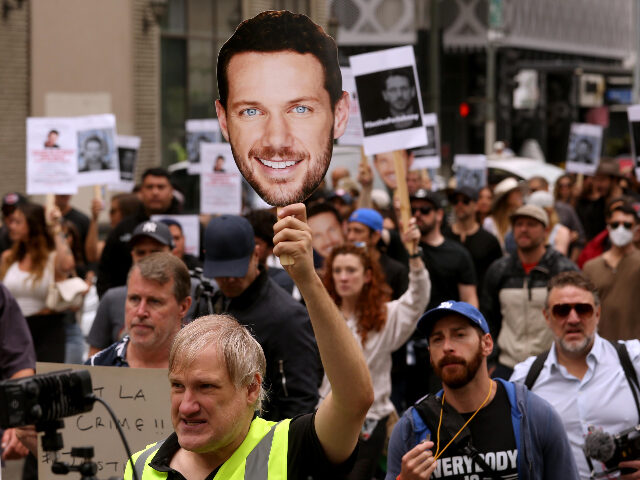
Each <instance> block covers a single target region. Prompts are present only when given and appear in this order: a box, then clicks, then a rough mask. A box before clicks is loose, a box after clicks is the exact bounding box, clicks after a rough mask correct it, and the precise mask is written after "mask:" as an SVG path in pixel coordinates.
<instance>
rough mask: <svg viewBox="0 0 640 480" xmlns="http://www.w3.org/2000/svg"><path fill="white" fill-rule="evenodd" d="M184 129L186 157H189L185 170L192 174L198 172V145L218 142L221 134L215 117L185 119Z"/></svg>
mask: <svg viewBox="0 0 640 480" xmlns="http://www.w3.org/2000/svg"><path fill="white" fill-rule="evenodd" d="M185 130H186V131H187V158H188V159H189V166H188V168H187V171H188V172H189V173H190V174H192V175H194V174H198V173H200V145H201V144H203V143H220V142H222V135H221V134H220V125H219V124H218V119H217V118H206V119H202V120H187V121H186V123H185Z"/></svg>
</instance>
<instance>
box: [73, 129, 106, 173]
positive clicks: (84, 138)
mask: <svg viewBox="0 0 640 480" xmlns="http://www.w3.org/2000/svg"><path fill="white" fill-rule="evenodd" d="M108 133H109V132H108V130H107V129H100V130H98V129H92V130H83V131H79V132H78V152H79V154H78V171H79V172H94V171H96V170H111V169H113V168H114V165H113V164H112V162H111V158H112V155H113V151H114V145H113V140H111V142H110V141H109V140H110V136H109V135H108Z"/></svg>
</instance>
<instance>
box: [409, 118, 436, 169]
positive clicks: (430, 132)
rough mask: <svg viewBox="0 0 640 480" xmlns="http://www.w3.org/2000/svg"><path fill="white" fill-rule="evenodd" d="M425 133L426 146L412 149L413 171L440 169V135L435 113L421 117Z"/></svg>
mask: <svg viewBox="0 0 640 480" xmlns="http://www.w3.org/2000/svg"><path fill="white" fill-rule="evenodd" d="M423 121H424V125H425V129H426V132H427V144H426V145H424V146H421V147H417V148H412V149H411V153H413V157H414V161H413V167H412V169H414V170H421V169H423V168H427V169H428V168H440V164H441V159H440V134H439V132H438V116H437V115H436V114H435V113H426V114H425V115H424V117H423Z"/></svg>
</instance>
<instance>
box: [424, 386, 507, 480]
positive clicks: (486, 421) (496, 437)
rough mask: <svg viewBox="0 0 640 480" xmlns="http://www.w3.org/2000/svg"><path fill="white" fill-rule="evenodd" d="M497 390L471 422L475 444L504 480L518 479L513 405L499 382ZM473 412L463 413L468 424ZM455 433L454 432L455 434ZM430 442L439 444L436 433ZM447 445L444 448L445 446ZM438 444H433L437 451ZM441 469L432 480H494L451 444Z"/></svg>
mask: <svg viewBox="0 0 640 480" xmlns="http://www.w3.org/2000/svg"><path fill="white" fill-rule="evenodd" d="M496 384H497V385H498V390H497V391H496V395H495V397H494V398H493V400H492V401H491V403H490V404H489V405H487V406H486V407H485V408H483V409H481V410H480V411H479V412H478V414H477V415H476V416H475V417H474V418H473V420H471V422H470V423H469V425H468V426H467V428H468V429H470V430H471V439H472V444H473V446H474V447H475V449H476V450H477V451H478V452H480V455H481V456H482V458H483V459H484V461H485V462H486V463H487V464H488V465H489V467H491V468H492V469H493V471H494V472H496V473H497V474H498V475H499V476H500V478H501V479H503V480H516V479H517V478H518V461H517V460H518V450H517V449H516V441H515V436H514V434H513V424H512V422H511V405H510V403H509V398H508V397H507V392H506V390H505V388H504V386H503V385H502V383H500V382H496ZM471 415H473V412H469V413H462V414H461V416H462V418H463V419H464V421H465V422H466V421H467V420H468V419H469V418H470V417H471ZM452 433H453V434H455V432H452ZM431 440H432V441H433V442H434V443H436V442H437V433H436V432H433V433H432V434H431ZM443 446H444V445H443ZM436 448H437V445H434V451H435V449H436ZM437 462H438V466H437V467H436V469H435V471H434V472H433V474H432V475H431V478H432V479H437V478H446V479H454V480H484V479H487V480H491V479H492V477H491V476H490V475H487V474H485V473H483V472H482V469H481V468H480V467H479V466H478V465H477V464H476V463H475V462H474V461H473V460H472V459H471V458H470V457H468V456H467V455H464V454H463V453H462V452H460V451H459V450H458V451H456V447H454V445H451V446H450V447H449V448H447V449H446V450H445V452H444V454H443V455H442V457H440V458H439V459H438V460H437Z"/></svg>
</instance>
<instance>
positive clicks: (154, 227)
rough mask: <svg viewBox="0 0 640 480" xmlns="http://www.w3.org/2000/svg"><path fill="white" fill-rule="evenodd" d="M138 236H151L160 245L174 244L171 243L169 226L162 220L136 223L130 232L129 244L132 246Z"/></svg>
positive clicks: (171, 245)
mask: <svg viewBox="0 0 640 480" xmlns="http://www.w3.org/2000/svg"><path fill="white" fill-rule="evenodd" d="M140 237H149V238H152V239H153V240H155V241H156V242H159V243H161V244H162V245H167V246H168V247H169V248H173V247H174V246H175V245H174V244H173V237H172V236H171V231H170V230H169V227H167V226H166V225H165V224H164V223H162V222H154V221H153V220H148V221H146V222H142V223H140V224H138V225H137V226H136V228H135V229H134V230H133V233H132V234H131V240H129V245H131V246H133V244H134V243H136V241H137V240H138V239H139V238H140Z"/></svg>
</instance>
